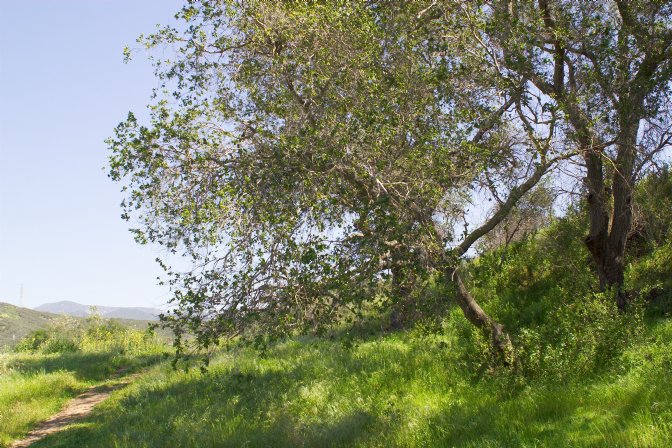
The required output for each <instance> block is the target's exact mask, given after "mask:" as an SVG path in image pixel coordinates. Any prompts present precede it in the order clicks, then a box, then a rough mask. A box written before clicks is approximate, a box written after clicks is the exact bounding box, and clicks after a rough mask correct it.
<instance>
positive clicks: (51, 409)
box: [0, 321, 166, 446]
mask: <svg viewBox="0 0 672 448" xmlns="http://www.w3.org/2000/svg"><path fill="white" fill-rule="evenodd" d="M73 322H74V321H73ZM77 322H78V323H79V322H80V321H77ZM88 324H89V325H87V326H84V327H81V328H80V327H74V328H70V330H69V332H64V331H63V328H62V327H58V328H51V329H50V330H49V332H47V334H48V335H49V338H48V339H47V340H46V341H43V342H42V343H41V344H39V346H36V347H34V348H32V347H31V348H27V344H23V345H24V346H25V347H23V348H22V351H20V352H12V353H2V354H0V446H8V445H9V444H10V442H11V441H13V440H16V439H19V438H21V437H22V436H24V435H25V434H26V433H28V432H29V431H30V430H31V429H32V428H33V427H35V426H36V425H37V424H38V423H40V422H42V421H44V420H46V419H47V418H48V417H50V416H51V415H52V414H54V413H56V412H58V411H59V410H60V409H61V408H62V407H63V405H64V404H65V403H66V401H68V400H69V399H71V398H73V397H74V396H76V395H78V394H79V393H81V392H83V391H85V390H87V389H88V388H90V387H93V386H97V385H102V384H112V383H114V382H116V381H118V380H119V379H120V378H118V375H115V372H117V371H118V370H120V369H123V374H124V375H128V374H130V373H132V372H134V371H136V370H137V369H139V368H141V367H144V366H148V365H151V364H154V363H156V362H158V361H160V360H161V359H163V357H162V356H161V353H162V351H163V350H164V349H165V348H166V346H165V345H164V344H163V343H162V342H161V341H159V340H157V339H156V338H154V337H148V336H147V335H146V334H145V333H143V332H140V331H138V330H134V329H131V328H128V327H123V326H120V325H119V324H109V322H103V321H100V322H95V323H91V322H88ZM19 347H21V344H20V345H19Z"/></svg>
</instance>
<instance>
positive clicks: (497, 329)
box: [446, 267, 515, 366]
mask: <svg viewBox="0 0 672 448" xmlns="http://www.w3.org/2000/svg"><path fill="white" fill-rule="evenodd" d="M446 275H447V276H449V277H448V278H449V279H450V280H451V281H452V283H453V285H455V299H456V302H457V304H458V305H459V306H460V308H461V309H462V312H463V313H464V316H465V317H466V318H467V320H468V321H469V322H471V323H472V324H473V325H474V326H476V327H477V328H478V329H480V330H481V331H482V332H483V334H485V335H486V336H487V337H489V338H490V339H491V343H492V346H493V347H494V348H495V350H496V351H497V355H498V356H499V358H500V360H501V361H502V363H503V364H504V365H505V366H511V365H513V363H514V362H515V351H514V348H513V344H512V343H511V338H510V337H509V334H508V333H507V332H506V330H505V329H504V325H502V324H500V323H499V322H497V321H496V320H495V319H493V318H492V317H490V316H489V315H488V314H486V312H485V311H483V308H481V307H480V306H479V304H478V303H476V300H474V298H473V296H472V295H471V293H470V292H469V290H468V289H467V287H466V286H465V284H464V282H463V281H462V278H461V276H460V273H459V271H458V268H456V267H453V268H449V269H447V272H446Z"/></svg>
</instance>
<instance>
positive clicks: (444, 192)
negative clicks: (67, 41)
mask: <svg viewBox="0 0 672 448" xmlns="http://www.w3.org/2000/svg"><path fill="white" fill-rule="evenodd" d="M551 3H552V4H550V5H549V4H548V2H544V1H539V2H538V4H536V3H529V4H522V3H518V2H489V1H483V2H466V1H465V2H461V1H458V2H454V1H451V2H436V1H432V2H396V1H394V2H392V1H370V2H368V1H367V2H350V1H330V2H308V1H284V2H270V1H243V0H236V1H233V0H232V1H205V0H204V1H190V2H188V3H187V5H186V6H185V7H184V8H183V9H182V11H181V12H180V13H179V14H178V16H177V17H178V19H180V21H181V26H180V27H179V28H174V27H165V28H162V29H161V30H160V31H158V32H157V33H155V34H152V35H150V36H146V37H143V38H141V42H143V43H144V44H145V45H146V46H147V47H149V48H164V53H163V55H164V56H162V57H161V58H158V59H156V60H155V67H156V74H157V76H158V78H159V79H160V80H161V87H160V88H159V89H157V91H156V92H155V93H156V95H155V100H154V101H153V103H152V104H151V105H150V111H151V119H150V121H149V123H145V124H143V123H140V122H138V120H137V119H136V118H135V116H134V115H132V114H129V116H128V119H127V120H126V121H124V122H122V123H121V124H120V125H119V126H118V127H117V129H116V133H115V136H114V137H113V138H111V139H110V140H109V144H110V148H111V151H112V155H111V157H110V175H111V177H112V178H113V179H114V180H117V181H120V182H122V184H123V188H124V190H125V191H126V192H127V199H126V200H125V202H124V204H123V205H124V207H125V213H124V216H125V217H126V218H127V219H134V220H135V222H136V223H137V226H136V227H135V228H134V232H135V235H136V239H137V240H138V241H139V242H141V243H146V242H151V243H155V244H160V245H162V246H165V247H166V248H168V249H169V250H170V251H172V252H173V253H177V254H180V255H184V256H186V257H187V258H188V259H189V260H191V263H192V264H193V268H192V269H190V270H188V271H186V272H184V271H178V270H172V269H170V268H169V267H168V266H166V269H167V270H168V278H169V279H170V280H169V281H170V283H171V285H172V286H173V288H174V291H175V296H174V300H173V304H174V305H175V308H174V310H173V311H171V313H169V314H168V315H167V316H164V322H165V323H167V324H168V325H170V326H172V327H173V329H174V330H175V331H176V334H177V335H178V336H179V335H180V334H183V333H185V332H190V333H193V334H195V335H196V342H197V345H199V346H200V347H209V346H211V345H213V344H217V343H218V342H219V340H220V338H221V337H222V336H234V335H243V336H248V337H254V336H258V335H262V336H263V335H279V334H288V333H293V332H306V331H318V332H319V331H320V330H323V329H324V328H327V327H328V326H329V325H333V324H335V323H342V322H347V321H351V320H356V319H360V318H362V316H363V315H364V313H365V312H366V311H367V310H368V311H370V310H374V309H377V310H380V309H387V308H390V307H391V308H392V309H393V310H394V309H399V306H400V305H403V303H404V301H408V300H409V297H414V296H413V294H412V291H414V290H417V289H418V288H422V286H423V285H424V284H426V283H427V282H429V281H432V279H435V278H437V277H439V278H441V279H442V281H444V282H445V283H446V284H447V285H452V288H453V289H452V292H447V293H446V294H447V296H446V297H452V298H454V299H455V301H456V302H457V303H458V304H459V305H460V307H461V308H462V309H463V311H464V314H465V316H466V317H467V318H468V319H469V320H470V321H471V322H472V323H474V324H475V325H477V326H478V327H479V328H481V329H483V331H485V332H486V333H488V334H491V335H492V337H493V342H494V343H495V345H496V346H497V347H499V348H500V350H501V351H502V352H506V351H507V350H508V348H507V347H508V346H509V345H510V344H509V342H508V337H507V336H506V333H505V331H504V329H503V327H502V326H501V325H500V324H498V323H497V321H496V320H495V319H493V318H492V317H491V316H489V315H487V314H486V313H485V312H484V311H483V310H482V309H481V307H480V306H478V304H477V303H476V300H475V299H474V297H472V296H471V295H470V294H469V291H468V289H467V287H466V286H465V284H464V282H463V281H462V280H461V278H460V272H459V271H460V266H461V263H462V261H461V260H462V259H464V257H465V256H467V254H468V253H469V251H470V249H471V248H472V247H473V246H474V244H475V243H477V242H478V241H479V240H480V239H481V238H482V237H484V236H485V235H488V233H490V232H491V231H492V230H493V229H495V228H496V227H497V225H498V224H500V223H501V222H502V221H504V220H505V219H506V218H507V217H508V216H509V215H510V214H511V212H512V210H515V208H516V205H517V204H518V203H519V201H520V200H521V198H523V197H524V195H525V194H526V193H528V192H529V191H531V190H533V189H534V188H535V186H536V185H537V184H538V183H539V182H540V181H541V179H542V178H543V177H544V176H545V175H547V174H548V173H549V172H552V171H553V169H554V168H555V167H557V166H558V165H559V164H562V163H563V162H564V161H567V160H578V161H583V163H585V166H586V169H585V172H586V173H587V174H586V179H587V186H588V191H589V192H590V194H589V196H588V197H589V203H590V204H591V218H592V217H593V215H594V214H595V213H594V212H593V209H595V207H594V206H593V204H594V203H595V199H594V198H595V197H596V196H595V193H594V191H593V190H594V189H595V188H597V187H596V186H595V185H596V184H594V182H597V181H594V179H595V177H594V176H593V175H592V174H591V173H592V171H591V169H592V168H591V166H592V165H591V163H593V162H595V161H596V160H599V161H600V163H604V161H607V160H608V161H611V162H614V167H615V168H614V169H613V172H614V173H624V172H625V174H626V176H625V177H623V176H621V175H620V174H619V175H616V174H614V177H613V179H614V180H613V191H614V193H613V195H614V196H613V197H614V201H613V204H614V205H613V213H614V214H615V215H616V216H621V215H623V213H625V212H624V211H623V210H622V208H623V207H622V206H621V205H619V204H620V202H619V201H621V196H622V195H623V192H624V191H626V192H627V191H629V190H628V188H631V187H630V185H631V182H632V178H633V176H634V175H635V173H637V172H639V171H641V170H642V169H644V167H645V165H646V164H647V163H650V162H651V161H652V160H653V159H654V157H655V154H656V153H657V152H659V151H660V150H661V148H663V147H664V146H665V145H666V144H667V142H668V137H669V135H668V133H667V130H665V126H664V124H665V123H667V121H665V120H667V118H666V117H667V115H666V114H667V112H669V109H668V107H667V95H668V94H669V73H668V72H669V70H670V68H669V66H670V63H669V56H670V54H669V53H670V51H671V50H670V46H669V42H668V41H667V40H665V39H667V38H668V36H667V34H669V32H668V31H667V30H668V28H669V23H668V22H669V17H670V15H669V11H668V9H669V7H668V6H667V4H666V3H664V4H663V3H661V6H660V7H657V6H651V7H650V8H649V9H647V7H646V4H648V3H649V2H630V3H631V4H629V5H625V6H623V5H622V4H621V2H615V3H614V4H613V5H612V4H611V2H606V3H604V6H594V5H595V2H560V1H559V2H551ZM607 3H608V4H607ZM654 3H655V5H657V4H658V3H656V2H654ZM600 4H602V3H600ZM591 5H593V6H591ZM619 8H620V9H619ZM637 8H639V9H637ZM628 11H630V13H631V15H628ZM619 12H620V13H621V16H617V14H618V13H619ZM619 17H620V18H619ZM622 30H628V33H630V34H628V37H627V38H623V39H625V40H623V39H621V38H620V37H619V36H621V34H623V31H622ZM665 42H668V43H667V44H666V43H665ZM646 46H652V49H651V50H650V51H648V50H647V51H648V52H647V51H645V50H643V48H644V47H646ZM649 54H654V56H648V55H649ZM623 55H625V56H623ZM624 58H625V59H624ZM651 58H653V59H655V61H652V60H651ZM593 59H594V60H593ZM591 61H592V62H591ZM624 65H625V66H627V67H626V68H623V66H624ZM638 67H639V69H638ZM643 72H646V73H648V75H647V78H646V80H640V78H641V77H642V76H644V75H643V74H642V75H640V73H643ZM619 76H620V78H619ZM611 78H614V79H619V80H620V81H619V82H618V83H616V87H611V86H612V84H609V86H607V85H603V84H605V83H606V80H607V79H611ZM633 83H634V84H635V85H636V86H638V85H639V84H637V83H640V84H642V87H641V89H639V88H635V87H627V86H631V85H632V84H633ZM626 88H627V89H629V90H627V92H626V93H627V95H630V96H627V95H626V94H625V93H623V89H626ZM614 89H621V90H617V91H615V90H614ZM642 89H644V90H646V92H644V93H641V94H635V93H630V92H635V91H637V92H639V91H640V90H642ZM623 95H626V96H627V98H631V97H632V98H634V99H632V101H634V102H635V103H636V104H637V106H636V107H635V106H632V107H634V109H632V110H631V108H630V106H626V105H624V104H625V102H626V100H625V99H624V98H626V96H623ZM638 95H639V96H638ZM627 101H630V103H627V104H631V102H632V101H631V100H630V99H629V100H627ZM645 106H646V107H645ZM624 108H625V109H627V113H626V111H625V109H624ZM645 111H646V112H645ZM624 114H625V115H624ZM632 114H635V115H632ZM640 119H641V120H647V121H646V122H647V123H649V125H648V127H646V131H645V132H640V131H639V125H638V126H637V131H636V132H635V133H634V134H633V133H632V129H631V128H632V123H633V121H632V120H635V122H636V123H639V120H640ZM619 120H620V121H619ZM625 128H627V130H626V129H625ZM626 131H627V132H629V133H628V134H627V136H625V134H624V133H627V132H626ZM633 136H634V138H635V139H636V140H637V141H638V142H639V144H641V146H642V147H646V149H647V150H646V151H645V152H642V156H641V157H639V158H637V157H635V151H634V145H635V143H633V141H632V138H633ZM598 137H599V138H598ZM625 138H629V139H630V140H627V142H626V143H624V140H623V139H625ZM612 148H613V151H612ZM622 148H630V149H627V150H624V149H622ZM623 151H625V152H623ZM628 151H630V152H628ZM636 162H637V163H636ZM635 165H637V166H636V167H635ZM600 170H604V168H602V165H600ZM628 170H629V171H628ZM598 171H599V170H598ZM582 172H583V171H582ZM628 173H629V174H628ZM600 179H602V180H601V182H602V183H603V184H604V180H603V177H600ZM622 179H625V180H627V181H624V182H625V183H623V182H622V181H621V180H622ZM591 182H593V183H591ZM601 185H602V184H601ZM603 186H604V185H602V187H603ZM602 187H600V188H602ZM603 190H604V188H602V190H600V191H603ZM600 194H601V195H602V196H601V197H603V196H604V194H602V193H600ZM591 195H592V196H591ZM475 198H487V199H488V200H490V201H492V202H491V203H492V204H494V205H493V206H492V207H490V208H488V207H486V206H484V205H482V204H481V205H477V206H478V207H480V208H482V209H483V210H489V211H490V212H489V214H488V215H487V218H486V219H485V220H484V221H483V222H481V223H478V224H476V225H473V224H472V225H469V223H468V222H467V221H466V218H465V216H466V214H467V209H468V208H469V207H474V204H473V202H474V200H475ZM484 200H485V199H484ZM601 200H602V201H603V203H602V205H601V206H600V207H602V208H601V209H600V210H602V211H603V210H604V209H605V207H606V206H607V205H606V202H605V200H604V199H601ZM626 202H627V201H626ZM624 203H625V202H624ZM619 207H620V208H619ZM602 211H601V212H600V213H602ZM600 216H602V215H600ZM626 218H627V217H626ZM626 218H624V219H625V220H624V221H623V223H621V221H618V220H617V219H612V225H611V230H610V231H611V233H614V234H615V233H617V229H618V228H619V226H621V225H623V226H626V227H628V228H629V226H630V221H629V220H628V219H629V218H627V219H626ZM462 221H464V223H463V224H460V223H461V222H462ZM614 223H616V224H614ZM598 224H599V225H602V224H603V223H601V221H600V223H596V222H595V220H594V219H593V221H592V224H591V238H593V237H594V234H595V232H596V231H595V229H596V228H597V227H596V226H598ZM614 238H616V237H614ZM618 238H621V237H620V236H619V237H618ZM593 239H594V238H593ZM593 239H591V240H590V241H593ZM619 241H620V240H619ZM610 244H611V243H610ZM619 244H620V243H619ZM589 247H592V246H590V244H589ZM591 252H593V253H595V252H594V250H592V249H591ZM606 283H609V282H606ZM606 283H605V284H606ZM612 283H613V282H612ZM414 300H418V299H417V298H416V299H414ZM415 305H417V302H414V303H413V304H412V306H415Z"/></svg>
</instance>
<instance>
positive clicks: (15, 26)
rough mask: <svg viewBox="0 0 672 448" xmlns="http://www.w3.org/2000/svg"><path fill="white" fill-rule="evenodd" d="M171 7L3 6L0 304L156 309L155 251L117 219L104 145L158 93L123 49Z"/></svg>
mask: <svg viewBox="0 0 672 448" xmlns="http://www.w3.org/2000/svg"><path fill="white" fill-rule="evenodd" d="M181 3H182V2H180V1H175V0H51V1H49V0H14V1H12V0H0V301H4V302H9V303H13V304H19V291H20V288H21V285H22V284H23V285H24V294H23V305H24V306H27V307H35V306H37V305H40V304H42V303H45V302H51V301H56V300H74V301H77V302H80V303H84V304H94V305H113V306H114V305H116V306H160V305H162V304H163V303H165V301H166V300H167V291H166V289H162V288H160V287H159V286H157V280H156V276H157V275H158V274H159V273H160V271H159V268H158V265H156V263H155V262H154V259H155V258H156V256H157V253H158V252H157V250H158V249H157V248H152V247H149V246H138V245H136V243H135V242H134V241H133V238H132V236H131V234H130V233H129V232H128V230H127V227H128V225H127V223H126V222H124V221H122V220H121V219H120V214H121V210H120V208H119V203H120V201H121V199H122V196H121V194H120V193H119V186H118V185H116V184H115V183H113V182H112V181H111V180H109V179H108V178H107V175H106V173H105V171H104V169H103V167H104V166H105V163H106V157H107V148H106V146H105V143H104V140H105V138H107V137H109V136H110V135H111V134H112V129H113V128H114V126H116V125H117V123H118V122H119V121H121V120H122V119H123V118H124V117H125V116H126V114H127V113H128V111H129V110H132V111H134V112H140V116H142V115H143V114H142V112H143V111H144V110H145V105H146V104H147V103H148V101H149V96H150V94H151V89H152V87H154V86H155V85H156V80H155V79H154V78H153V75H152V68H151V66H150V65H149V63H148V62H147V61H146V59H145V58H144V57H143V55H142V54H139V55H137V56H136V57H135V58H134V60H133V61H132V62H131V63H130V64H124V63H123V57H122V50H123V48H124V46H125V45H129V46H131V47H133V46H134V45H133V44H134V43H135V38H136V37H137V36H138V35H139V34H141V33H149V32H152V31H153V30H154V29H155V27H156V24H158V23H162V24H166V23H170V22H171V20H172V17H173V15H174V13H175V12H177V10H178V9H179V7H180V4H181Z"/></svg>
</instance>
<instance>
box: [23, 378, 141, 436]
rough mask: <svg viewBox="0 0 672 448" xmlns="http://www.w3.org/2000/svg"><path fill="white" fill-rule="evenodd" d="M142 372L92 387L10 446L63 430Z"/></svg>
mask: <svg viewBox="0 0 672 448" xmlns="http://www.w3.org/2000/svg"><path fill="white" fill-rule="evenodd" d="M126 370H127V369H120V370H117V371H116V372H115V373H114V376H113V378H118V377H120V376H121V375H122V374H123V373H124V372H126ZM139 375H140V374H139V373H135V374H133V375H129V376H128V377H126V378H124V380H123V381H122V382H119V383H115V384H112V385H103V386H96V387H92V388H91V389H89V390H87V391H86V392H84V393H83V394H81V395H79V396H77V397H75V398H73V399H72V400H70V401H69V402H68V404H67V405H66V406H65V408H64V409H63V410H62V411H61V412H59V413H58V414H56V415H53V416H52V417H51V418H49V420H47V421H45V422H42V423H40V424H39V425H38V427H37V428H35V429H34V430H32V431H31V432H30V433H28V435H27V436H26V437H25V438H24V439H22V440H17V441H16V442H14V443H13V444H12V445H10V448H24V447H28V446H30V445H32V444H33V443H35V442H37V441H38V440H41V439H43V438H44V437H46V436H48V435H49V434H53V433H55V432H58V431H61V430H62V429H64V428H65V427H66V426H68V425H70V424H72V423H74V422H76V421H77V420H80V419H82V418H84V417H86V416H87V415H89V414H90V413H91V411H92V410H93V408H94V407H95V406H96V405H97V404H98V403H100V402H101V401H104V400H105V399H107V398H108V397H109V396H110V394H111V393H112V392H114V391H115V390H118V389H121V388H123V387H126V386H127V385H128V384H130V383H131V381H133V379H135V378H137V377H138V376H139Z"/></svg>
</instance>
